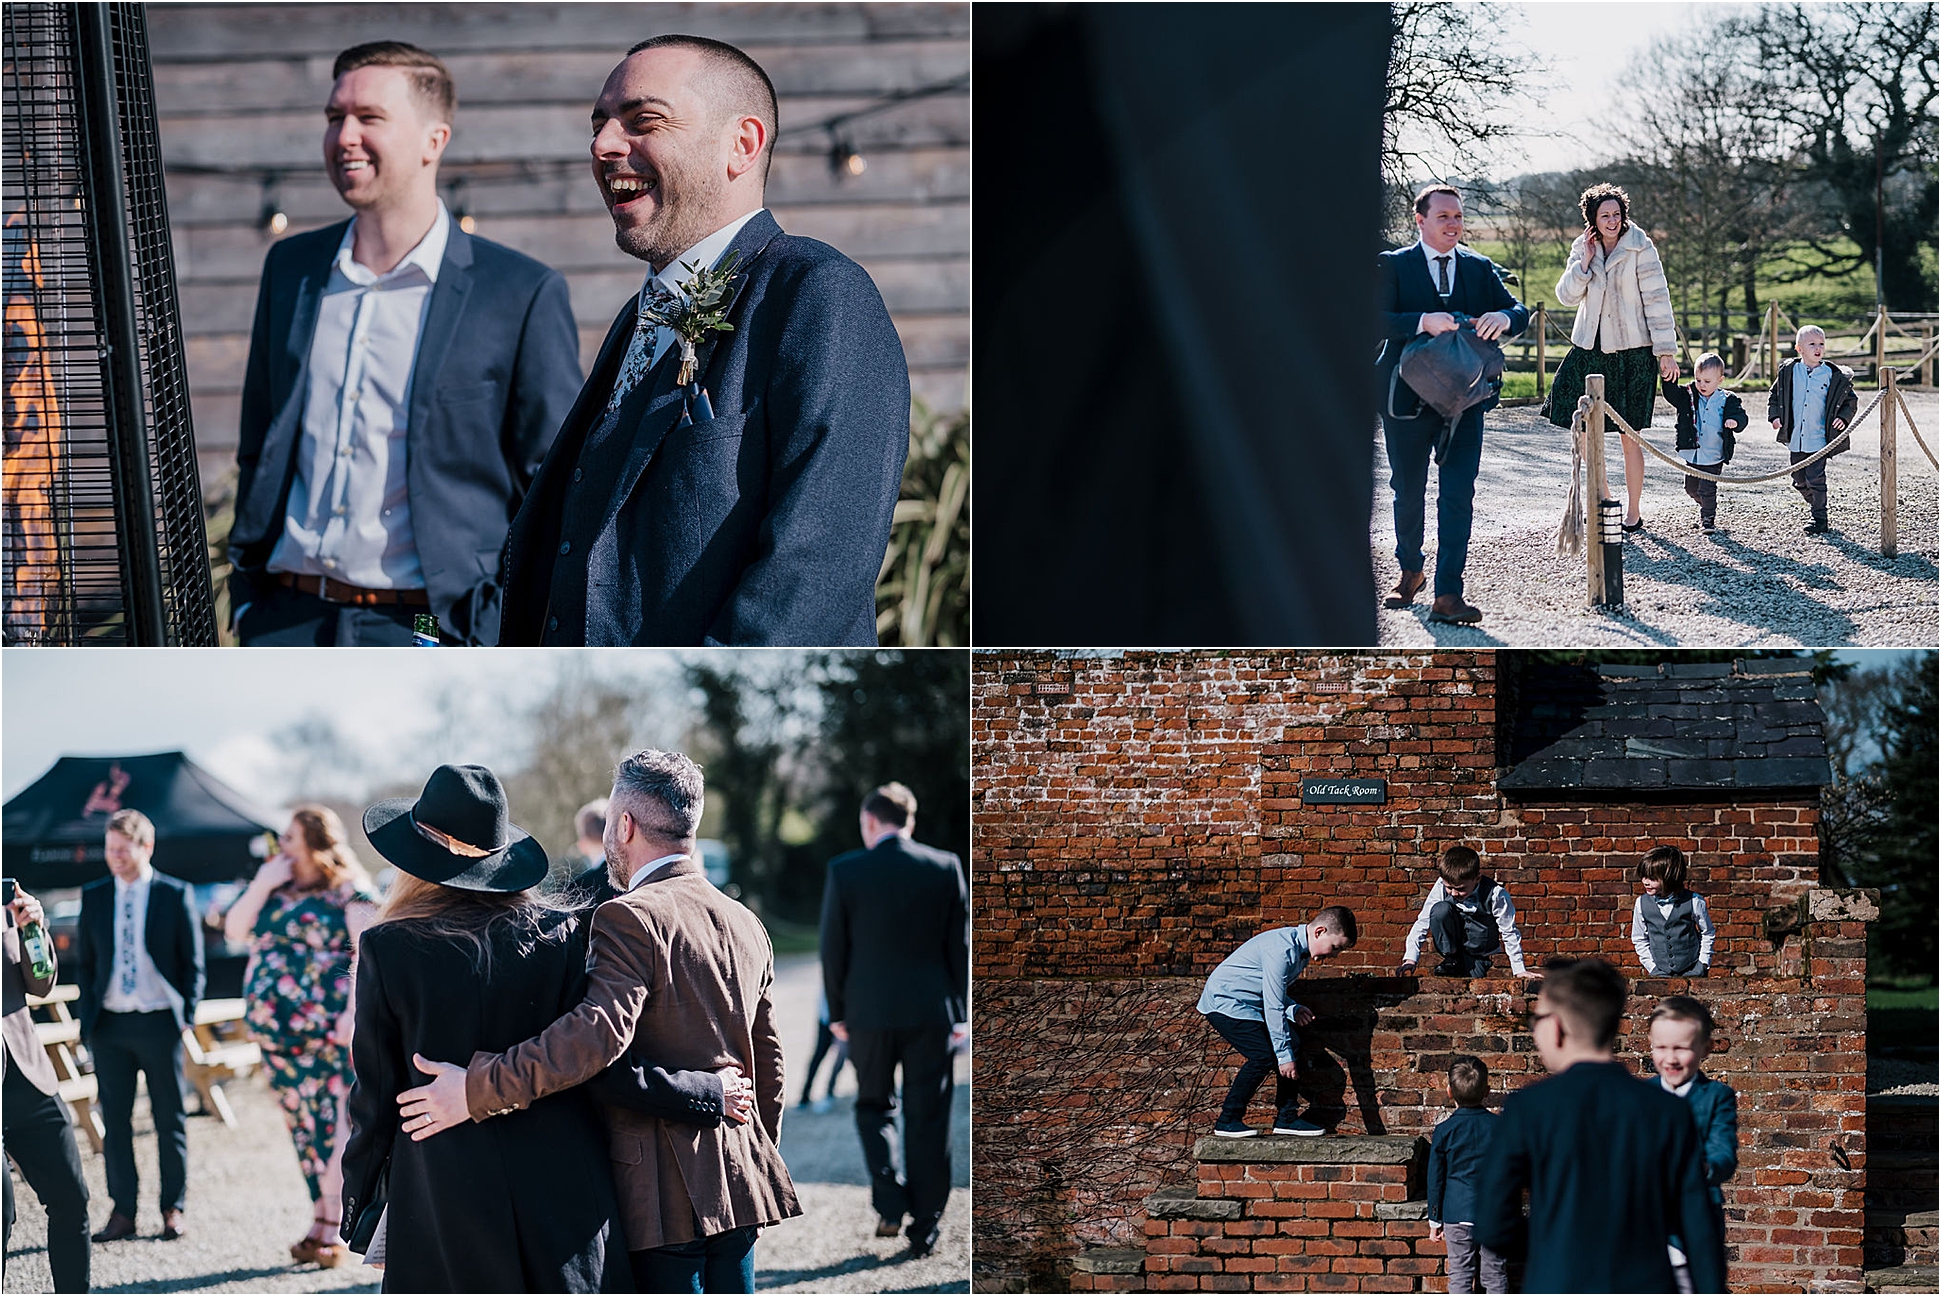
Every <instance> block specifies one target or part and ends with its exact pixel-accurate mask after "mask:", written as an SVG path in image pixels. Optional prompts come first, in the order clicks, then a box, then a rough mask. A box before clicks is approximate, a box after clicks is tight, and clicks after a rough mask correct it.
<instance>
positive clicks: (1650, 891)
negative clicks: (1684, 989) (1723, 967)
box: [1631, 846, 1718, 977]
mask: <svg viewBox="0 0 1941 1296" xmlns="http://www.w3.org/2000/svg"><path fill="white" fill-rule="evenodd" d="M1686 870H1687V865H1686V863H1685V852H1684V851H1682V850H1679V849H1678V848H1677V847H1676V846H1654V847H1653V848H1652V849H1650V850H1648V851H1646V852H1645V856H1644V859H1643V860H1642V861H1640V862H1639V864H1638V885H1639V886H1640V887H1642V888H1643V889H1644V894H1643V895H1641V896H1639V897H1638V900H1637V903H1636V904H1634V905H1633V906H1632V907H1631V947H1632V948H1633V949H1635V950H1637V951H1638V962H1640V963H1642V964H1644V970H1645V975H1646V976H1654V977H1674V976H1683V977H1702V976H1705V975H1707V974H1709V973H1710V972H1711V969H1712V942H1713V940H1714V939H1715V938H1716V937H1717V936H1718V929H1717V928H1715V927H1713V926H1712V915H1711V914H1709V913H1708V912H1706V909H1705V897H1704V896H1701V895H1695V894H1694V893H1693V892H1692V891H1691V890H1690V889H1688V888H1687V887H1686V885H1685V874H1686Z"/></svg>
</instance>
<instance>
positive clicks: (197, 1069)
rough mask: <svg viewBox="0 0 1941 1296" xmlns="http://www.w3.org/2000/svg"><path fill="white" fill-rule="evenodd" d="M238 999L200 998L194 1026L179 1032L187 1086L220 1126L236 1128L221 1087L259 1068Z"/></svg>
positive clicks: (244, 1005) (244, 1004) (259, 1060)
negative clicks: (219, 1121) (220, 1119)
mask: <svg viewBox="0 0 1941 1296" xmlns="http://www.w3.org/2000/svg"><path fill="white" fill-rule="evenodd" d="M247 1007H248V1004H247V1001H245V1000H242V999H204V1000H203V1001H202V1002H201V1003H199V1004H197V1005H196V1006H195V1025H194V1026H192V1027H191V1028H189V1029H188V1030H185V1031H183V1032H182V1061H183V1065H184V1070H185V1071H186V1073H187V1075H188V1078H189V1083H190V1084H192V1085H194V1086H195V1091H196V1093H197V1094H198V1095H199V1096H200V1097H201V1099H202V1107H203V1110H204V1111H213V1112H214V1113H215V1114H216V1115H218V1116H220V1117H221V1118H222V1123H223V1124H225V1125H227V1126H229V1127H230V1128H231V1129H234V1128H236V1113H235V1112H233V1111H232V1110H230V1107H229V1099H228V1098H226V1097H225V1096H224V1095H223V1092H222V1086H223V1085H224V1084H226V1083H228V1082H229V1081H231V1080H240V1079H242V1078H243V1077H244V1076H247V1075H248V1074H249V1073H250V1072H252V1071H254V1070H255V1069H256V1068H257V1067H259V1066H261V1065H263V1050H262V1047H261V1046H260V1045H258V1044H257V1043H256V1042H255V1041H254V1040H252V1039H249V1038H248V1028H247V1027H246V1026H245V1025H244V1024H243V1013H244V1011H245V1010H246V1008H247Z"/></svg>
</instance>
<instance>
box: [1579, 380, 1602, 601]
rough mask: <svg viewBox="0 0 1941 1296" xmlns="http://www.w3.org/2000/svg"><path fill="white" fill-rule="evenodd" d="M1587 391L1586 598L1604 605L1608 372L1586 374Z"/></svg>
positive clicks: (1585, 460) (1585, 428)
mask: <svg viewBox="0 0 1941 1296" xmlns="http://www.w3.org/2000/svg"><path fill="white" fill-rule="evenodd" d="M1584 394H1585V395H1587V396H1589V397H1590V398H1591V409H1590V414H1589V416H1588V417H1587V418H1585V420H1584V513H1585V517H1584V565H1585V575H1586V577H1587V580H1588V584H1587V585H1586V589H1585V597H1586V601H1587V602H1589V604H1590V606H1592V607H1602V606H1604V531H1603V521H1604V493H1605V491H1606V489H1607V487H1606V485H1605V481H1604V375H1603V374H1586V375H1585V376H1584Z"/></svg>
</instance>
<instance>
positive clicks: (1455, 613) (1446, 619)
mask: <svg viewBox="0 0 1941 1296" xmlns="http://www.w3.org/2000/svg"><path fill="white" fill-rule="evenodd" d="M1482 619H1483V610H1482V609H1481V608H1479V607H1475V606H1473V605H1471V604H1468V603H1465V602H1463V601H1462V595H1460V594H1438V595H1437V596H1436V601H1435V602H1434V603H1432V604H1430V605H1429V620H1431V621H1440V622H1442V623H1443V624H1444V625H1475V624H1476V623H1477V622H1478V621H1481V620H1482Z"/></svg>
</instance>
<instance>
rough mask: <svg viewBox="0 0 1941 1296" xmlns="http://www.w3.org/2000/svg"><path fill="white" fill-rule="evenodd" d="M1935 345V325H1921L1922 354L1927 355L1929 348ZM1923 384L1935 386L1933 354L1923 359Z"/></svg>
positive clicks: (1924, 385)
mask: <svg viewBox="0 0 1941 1296" xmlns="http://www.w3.org/2000/svg"><path fill="white" fill-rule="evenodd" d="M1933 345H1934V325H1932V324H1923V325H1921V352H1922V354H1923V355H1926V354H1927V349H1928V348H1929V347H1931V346H1933ZM1921 386H1923V387H1932V386H1934V357H1933V356H1931V355H1930V356H1928V358H1927V359H1925V360H1923V361H1921Z"/></svg>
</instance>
